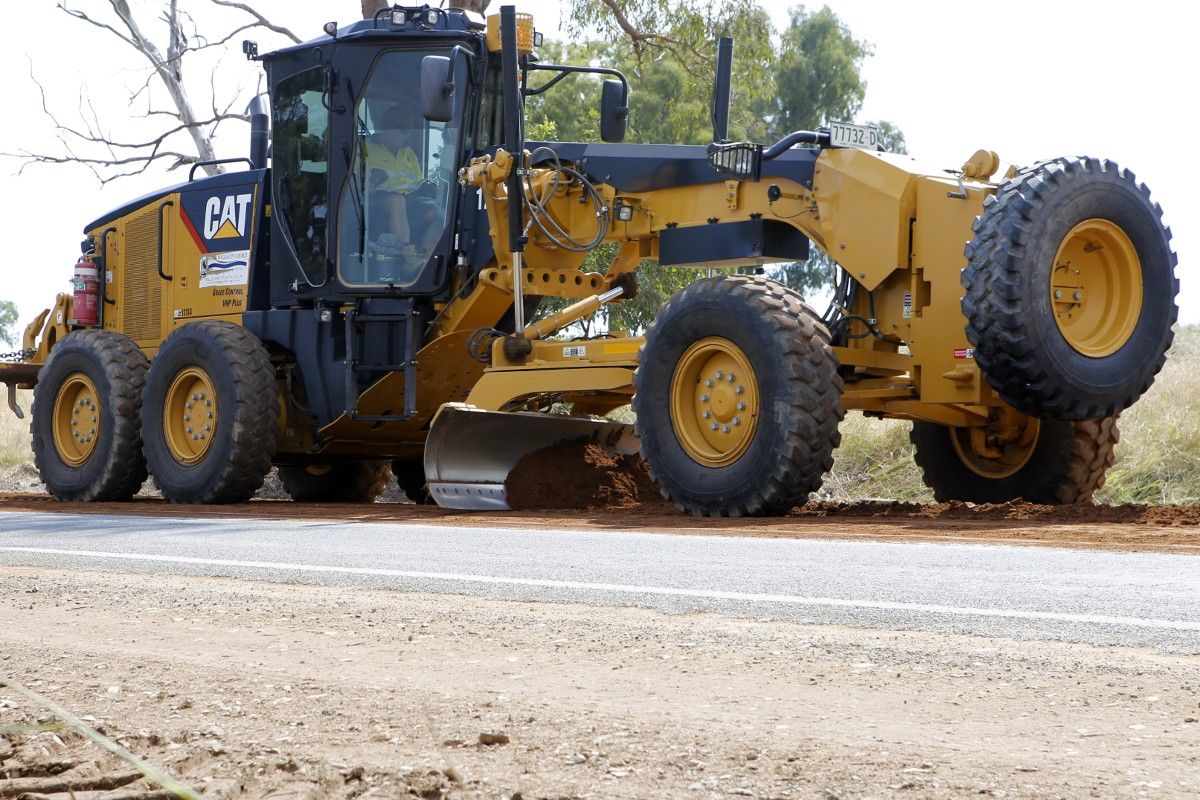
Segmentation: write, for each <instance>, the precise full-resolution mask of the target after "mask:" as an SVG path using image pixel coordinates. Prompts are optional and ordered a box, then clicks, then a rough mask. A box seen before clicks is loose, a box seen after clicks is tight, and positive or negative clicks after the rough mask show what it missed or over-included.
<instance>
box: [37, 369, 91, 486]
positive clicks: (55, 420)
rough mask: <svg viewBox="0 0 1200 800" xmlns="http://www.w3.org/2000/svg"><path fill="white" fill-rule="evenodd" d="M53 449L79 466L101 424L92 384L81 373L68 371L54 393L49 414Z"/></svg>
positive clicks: (74, 465) (86, 459)
mask: <svg viewBox="0 0 1200 800" xmlns="http://www.w3.org/2000/svg"><path fill="white" fill-rule="evenodd" d="M50 424H51V430H52V433H53V437H54V449H55V451H56V452H57V453H58V457H59V458H61V459H62V462H63V463H64V464H66V465H67V466H68V467H82V466H83V465H84V464H86V463H87V461H88V459H89V458H91V457H92V453H93V452H94V451H95V449H96V443H97V441H99V439H100V433H101V428H102V426H103V424H104V418H103V414H102V413H101V408H100V394H99V392H97V391H96V384H94V383H92V379H91V378H89V377H88V376H87V375H85V374H83V373H82V372H72V373H71V374H70V375H68V376H67V377H66V380H64V381H63V382H62V384H61V385H60V386H59V388H58V392H57V393H56V394H55V396H54V414H53V416H52V417H51V423H50Z"/></svg>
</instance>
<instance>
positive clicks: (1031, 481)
mask: <svg viewBox="0 0 1200 800" xmlns="http://www.w3.org/2000/svg"><path fill="white" fill-rule="evenodd" d="M1024 424H1025V427H1024V429H1023V430H1022V431H1021V432H1020V435H1018V436H1017V437H1015V438H1014V440H1013V441H1011V442H1009V443H1007V444H1003V445H1000V444H994V450H993V452H992V453H990V454H987V455H985V454H981V453H980V452H979V450H978V448H977V447H973V446H972V441H971V431H970V429H969V428H951V427H948V426H945V425H938V424H937V423H934V422H914V423H913V427H912V432H911V433H910V434H909V438H910V441H912V443H913V448H914V452H913V458H914V460H915V461H916V462H917V466H918V467H920V469H921V477H922V478H923V479H924V481H925V485H926V486H928V487H929V488H930V489H932V490H933V496H934V499H936V500H937V501H938V502H939V503H947V502H951V501H954V500H959V501H965V502H971V503H1007V502H1010V501H1013V500H1022V499H1023V500H1026V501H1027V502H1030V503H1040V504H1045V505H1073V504H1077V503H1090V502H1091V501H1092V495H1093V494H1094V493H1095V492H1096V491H1097V490H1098V489H1100V487H1102V486H1104V479H1105V474H1106V473H1107V471H1108V468H1109V467H1111V466H1112V464H1113V448H1114V446H1115V445H1116V443H1117V441H1118V439H1119V438H1120V433H1119V432H1118V430H1117V419H1116V417H1110V418H1108V419H1102V420H1082V421H1078V422H1071V421H1067V420H1054V419H1043V420H1038V419H1032V418H1029V419H1027V420H1025V421H1024ZM977 437H978V434H977Z"/></svg>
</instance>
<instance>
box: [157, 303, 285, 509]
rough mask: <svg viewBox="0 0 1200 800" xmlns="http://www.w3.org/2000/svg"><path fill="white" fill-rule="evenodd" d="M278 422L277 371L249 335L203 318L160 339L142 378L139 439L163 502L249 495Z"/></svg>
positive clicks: (267, 464) (262, 473) (266, 466)
mask: <svg viewBox="0 0 1200 800" xmlns="http://www.w3.org/2000/svg"><path fill="white" fill-rule="evenodd" d="M278 423H279V402H278V398H277V394H276V387H275V369H274V367H273V366H272V365H271V361H270V357H269V356H268V354H267V351H266V348H265V347H263V344H262V342H261V341H259V339H258V337H256V336H255V335H254V334H252V333H250V332H249V331H247V330H246V329H245V328H241V327H239V326H237V325H234V324H232V323H229V322H221V321H217V320H207V321H204V322H193V323H189V324H187V325H184V326H183V327H181V328H177V329H176V330H175V331H174V332H173V333H172V334H171V335H170V336H168V337H167V339H166V341H165V342H163V346H162V348H161V349H160V350H159V351H158V355H157V356H156V357H155V358H154V361H153V363H151V365H150V372H149V373H148V374H147V376H146V390H145V402H144V404H143V406H142V440H143V442H144V447H145V451H146V463H147V465H148V466H149V468H150V474H151V475H153V476H154V482H155V484H156V485H157V486H158V488H159V489H160V490H161V491H162V493H163V496H164V497H166V498H167V499H168V500H170V501H171V502H173V503H240V502H244V501H246V500H249V499H250V498H251V497H252V496H253V495H254V492H255V491H257V490H258V488H259V487H260V486H262V483H263V478H265V477H266V475H267V472H268V471H270V469H271V459H272V458H273V457H274V455H275V446H276V437H277V435H278V434H277V430H276V428H277V426H278Z"/></svg>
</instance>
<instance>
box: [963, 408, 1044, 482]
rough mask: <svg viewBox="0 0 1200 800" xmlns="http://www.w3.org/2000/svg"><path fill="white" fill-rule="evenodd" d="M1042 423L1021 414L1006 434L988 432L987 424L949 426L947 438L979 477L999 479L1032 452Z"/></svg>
mask: <svg viewBox="0 0 1200 800" xmlns="http://www.w3.org/2000/svg"><path fill="white" fill-rule="evenodd" d="M1041 429H1042V423H1041V422H1040V421H1039V420H1038V419H1036V418H1034V417H1022V418H1021V420H1020V421H1019V422H1017V427H1016V428H1015V429H1012V430H1010V431H1008V435H1007V436H1004V437H997V436H995V435H989V429H987V428H951V429H950V442H951V444H953V445H954V452H955V453H957V454H958V457H959V460H961V461H962V463H963V464H964V465H965V466H966V467H967V469H969V470H971V472H974V473H975V474H976V475H978V476H980V477H982V478H990V479H992V480H999V479H1001V478H1008V477H1010V476H1012V475H1015V474H1017V472H1018V471H1020V469H1021V468H1022V467H1024V466H1025V465H1026V464H1028V463H1029V459H1030V458H1031V457H1032V456H1033V451H1034V449H1035V448H1036V447H1037V442H1038V434H1039V433H1040V432H1041Z"/></svg>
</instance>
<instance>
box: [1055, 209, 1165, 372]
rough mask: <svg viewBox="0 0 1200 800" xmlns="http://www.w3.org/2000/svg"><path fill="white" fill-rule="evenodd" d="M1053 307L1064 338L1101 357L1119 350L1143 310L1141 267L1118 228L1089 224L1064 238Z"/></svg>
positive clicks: (1078, 348)
mask: <svg viewBox="0 0 1200 800" xmlns="http://www.w3.org/2000/svg"><path fill="white" fill-rule="evenodd" d="M1050 304H1051V308H1052V309H1053V312H1054V322H1055V323H1056V324H1057V325H1058V330H1059V332H1060V333H1062V335H1063V338H1064V339H1066V340H1067V343H1068V344H1070V345H1071V347H1072V348H1074V349H1075V350H1076V351H1077V352H1079V353H1082V354H1083V355H1085V356H1090V357H1092V358H1103V357H1104V356H1108V355H1112V354H1113V353H1115V352H1117V350H1119V349H1121V347H1122V346H1123V345H1124V344H1125V342H1127V341H1129V337H1130V336H1131V335H1132V334H1133V329H1134V328H1135V327H1136V326H1137V321H1138V317H1139V316H1140V315H1141V310H1142V262H1141V259H1140V258H1139V257H1138V254H1137V250H1136V248H1134V246H1133V242H1131V241H1130V240H1129V237H1128V236H1127V235H1126V234H1125V231H1123V230H1122V229H1121V228H1120V226H1118V225H1117V224H1116V223H1114V222H1110V221H1109V220H1106V219H1089V220H1084V221H1083V222H1081V223H1079V224H1078V225H1076V226H1075V227H1074V228H1072V229H1071V230H1070V232H1068V233H1067V235H1066V236H1065V237H1064V238H1063V241H1062V243H1061V244H1060V245H1059V247H1058V252H1057V253H1055V256H1054V269H1053V271H1052V272H1051V273H1050Z"/></svg>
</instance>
